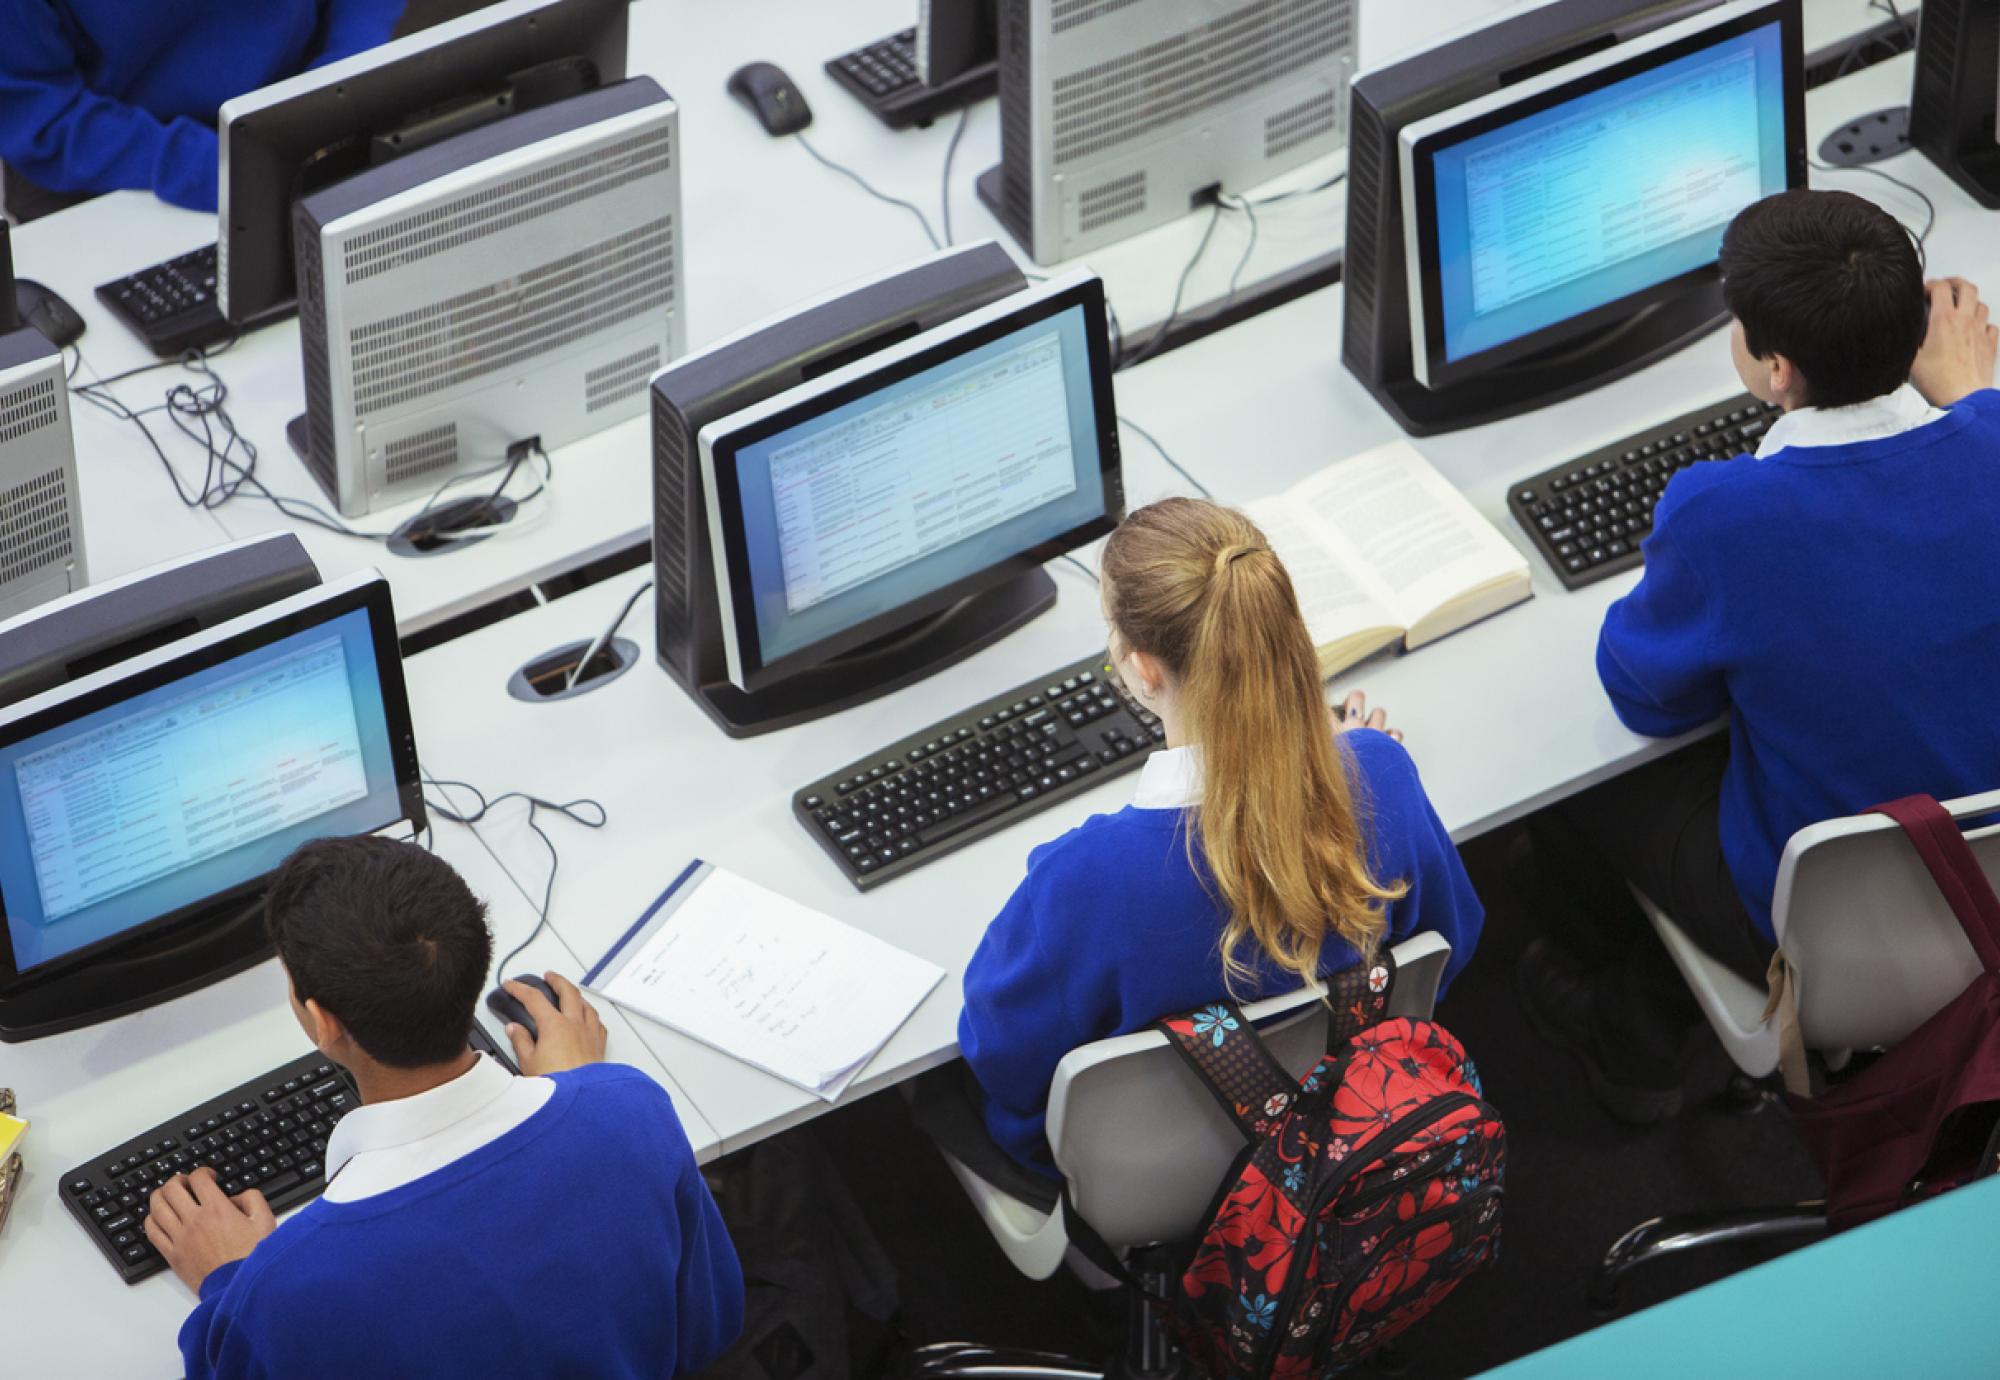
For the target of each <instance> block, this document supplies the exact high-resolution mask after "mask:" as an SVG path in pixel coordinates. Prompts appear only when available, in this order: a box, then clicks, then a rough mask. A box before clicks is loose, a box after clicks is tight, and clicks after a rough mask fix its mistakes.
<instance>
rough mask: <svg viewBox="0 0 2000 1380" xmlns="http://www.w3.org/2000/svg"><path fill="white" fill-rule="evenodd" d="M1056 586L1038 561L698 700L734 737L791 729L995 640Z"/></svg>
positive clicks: (705, 691)
mask: <svg viewBox="0 0 2000 1380" xmlns="http://www.w3.org/2000/svg"><path fill="white" fill-rule="evenodd" d="M1055 602H1056V584H1055V581H1054V580H1051V579H1050V578H1049V575H1048V572H1047V571H1045V570H1043V569H1042V568H1041V567H1040V566H1036V567H1034V568H1033V569H1031V570H1028V571H1026V572H1025V573H1023V574H1021V575H1017V576H1015V577H1014V578H1013V579H1012V580H1009V581H1008V582H1007V583H1005V584H1003V585H998V586H996V587H994V588H993V589H989V590H987V591H985V592H984V593H981V594H975V595H973V596H972V597H971V598H969V599H962V600H960V601H959V602H958V603H956V604H953V605H952V606H951V607H950V608H948V609H946V610H945V611H944V612H942V613H938V614H933V615H932V616H930V617H929V618H925V619H921V620H919V621H918V622H915V623H912V624H910V625H909V626H908V627H906V628H902V629H899V630H898V631H896V632H892V633H889V634H887V635H885V636H883V637H879V638H877V639H876V640H875V641H873V642H870V643H868V644H867V645H866V646H863V647H857V648H856V649H855V650H853V651H851V652H849V653H847V654H846V655H845V656H839V657H835V658H834V659H833V660H831V661H829V662H827V663H825V664H824V665H821V666H815V667H814V668H813V669H811V670H810V671H802V672H800V673H799V674H798V675H795V676H788V677H786V678H785V680H784V681H782V682H781V683H779V684H777V685H774V686H771V687H770V688H769V689H767V690H759V691H757V692H755V693H754V694H752V693H746V692H745V691H743V690H740V689H738V688H737V687H736V686H735V685H733V684H731V683H730V682H729V681H727V680H719V681H704V682H703V683H702V685H701V686H700V688H699V689H698V690H696V692H695V696H694V698H695V703H697V704H699V705H700V706H701V707H702V708H703V709H705V710H707V711H708V717H709V718H711V719H713V720H715V722H716V725H717V727H719V728H721V730H722V731H723V732H724V733H727V734H728V735H729V736H730V737H732V738H750V737H754V736H755V735H757V734H759V733H770V732H773V731H774V730H776V729H780V728H790V727H791V726H792V725H794V724H802V723H806V722H809V721H810V720H813V719H818V718H822V717H824V716H825V715H828V714H834V713H838V712H839V711H840V710H843V709H848V708H852V707H853V706H854V705H857V704H864V703H866V702H867V701H869V700H872V699H874V698H876V697H877V696H879V695H886V694H888V693H889V692H890V691H892V690H900V689H902V688H903V687H904V686H906V685H910V684H914V683H915V682H917V681H919V680H922V679H923V678H924V677H925V676H928V675H932V674H934V673H935V672H938V671H942V670H943V669H944V668H945V667H947V666H950V665H952V664H953V663H955V662H959V661H963V660H964V659H965V658H966V657H969V656H971V655H972V654H973V653H974V652H977V651H980V650H981V649H983V648H986V647H990V646H992V645H993V644H994V643H995V642H998V641H999V640H1000V639H1001V638H1003V637H1005V636H1006V635H1007V634H1008V633H1010V632H1013V631H1014V629H1016V628H1018V627H1020V626H1021V625H1022V624H1024V623H1026V622H1028V621H1029V620H1030V619H1032V618H1034V617H1036V616H1037V615H1038V614H1042V613H1046V612H1047V611H1048V610H1049V609H1051V608H1053V607H1054V606H1055Z"/></svg>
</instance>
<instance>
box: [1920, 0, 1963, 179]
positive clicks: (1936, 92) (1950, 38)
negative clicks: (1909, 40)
mask: <svg viewBox="0 0 2000 1380" xmlns="http://www.w3.org/2000/svg"><path fill="white" fill-rule="evenodd" d="M1963 8H1964V6H1963V5H1962V4H1961V3H1960V0H1932V3H1931V4H1930V5H1928V6H1926V7H1925V9H1924V13H1923V27H1922V28H1921V29H1920V30H1919V32H1918V35H1917V57H1916V67H1917V79H1916V82H1915V84H1914V85H1913V86H1912V87H1911V89H1910V140H1911V142H1912V143H1914V144H1915V145H1916V146H1917V147H1918V148H1920V149H1927V150H1930V151H1933V152H1946V151H1948V150H1950V149H1951V146H1952V143H1953V141H1954V138H1955V136H1956V133H1957V132H1956V131H1955V130H1954V129H1953V128H1952V123H1953V121H1952V98H1953V96H1954V95H1955V94H1956V93H1955V92H1954V91H1953V89H1952V86H1953V83H1952V79H1951V78H1952V69H1953V67H1954V66H1956V64H1957V59H1958V52H1957V48H1958V38H1959V35H1961V34H1963V33H1964V32H1965V25H1964V24H1962V23H1961V22H1960V20H1961V19H1962V18H1963V16H1962V15H1961V14H1960V13H1959V11H1960V10H1961V9H1963Z"/></svg>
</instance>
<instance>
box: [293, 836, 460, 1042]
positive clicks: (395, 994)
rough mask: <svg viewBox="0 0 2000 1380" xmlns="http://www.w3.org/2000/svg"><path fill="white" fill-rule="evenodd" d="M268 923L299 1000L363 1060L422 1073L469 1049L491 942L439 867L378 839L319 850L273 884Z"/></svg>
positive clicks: (414, 850)
mask: <svg viewBox="0 0 2000 1380" xmlns="http://www.w3.org/2000/svg"><path fill="white" fill-rule="evenodd" d="M264 923H265V925H266V926H267V927H268V928H269V929H270V932H271V941H272V943H274V944H276V945H277V947H278V957H279V958H281V959H283V960H284V963H285V971H287V972H288V973H290V974H291V977H292V989H293V991H294V992H296V993H297V994H298V998H299V1000H300V1001H302V1002H303V1001H305V1000H307V999H308V998H311V999H315V1000H317V1001H318V1002H319V1004H320V1005H321V1006H323V1007H325V1008H326V1009H327V1010H328V1011H330V1012H332V1013H333V1014H334V1015H336V1016H338V1017H339V1018H340V1019H341V1022H342V1023H343V1024H344V1025H346V1027H347V1029H348V1031H349V1033H351V1034H352V1035H353V1036H354V1040H355V1043H356V1044H358V1045H360V1046H361V1048H362V1049H363V1050H365V1051H367V1053H368V1055H369V1057H370V1058H373V1059H376V1060H378V1061H380V1062H381V1063H384V1064H388V1065H390V1066H391V1067H394V1068H422V1067H424V1066H425V1065H429V1064H441V1063H444V1062H445V1061H446V1060H448V1059H451V1058H453V1057H454V1056H455V1055H457V1054H459V1053H460V1052H461V1051H463V1050H464V1049H465V1044H466V1040H467V1039H468V1038H470V1036H471V1034H472V1017H473V1008H474V1006H475V1005H476V1004H477V1002H478V1000H479V992H480V989H481V987H482V986H484V984H485V982H486V970H487V968H488V967H489V966H491V964H492V962H493V936H492V934H491V932H489V931H488V930H487V928H486V907H485V906H484V905H483V904H481V902H480V900H479V898H478V897H476V896H474V895H473V894H472V890H471V888H469V887H467V886H466V884H465V882H464V880H463V879H462V878H460V877H459V875H458V873H456V872H454V871H453V870H452V868H451V865H450V864H449V863H447V862H445V861H444V860H443V859H442V858H439V857H436V856H435V855H433V854H432V853H430V852H429V851H428V850H426V849H423V848H420V847H418V846H417V845H416V844H414V843H394V842H391V841H390V840H388V839H382V838H373V837H366V836H364V837H361V838H327V839H314V840H313V841H312V842H310V843H305V844H301V845H300V846H299V847H298V849H297V850H296V851H294V852H293V853H292V855H291V856H290V857H289V858H286V859H285V861H284V863H283V864H282V865H281V866H280V867H279V868H278V871H277V875H276V876H274V877H273V878H272V880H271V889H270V891H269V892H268V893H267V894H266V896H265V898H264Z"/></svg>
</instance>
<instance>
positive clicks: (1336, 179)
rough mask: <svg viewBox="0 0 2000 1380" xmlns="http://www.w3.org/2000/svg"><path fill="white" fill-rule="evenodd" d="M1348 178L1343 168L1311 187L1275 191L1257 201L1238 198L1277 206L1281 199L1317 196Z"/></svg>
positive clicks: (1252, 202)
mask: <svg viewBox="0 0 2000 1380" xmlns="http://www.w3.org/2000/svg"><path fill="white" fill-rule="evenodd" d="M1346 180H1347V170H1346V169H1344V168H1343V169H1342V170H1341V171H1339V172H1337V173H1335V174H1334V175H1333V176H1332V177H1329V178H1328V179H1327V180H1326V181H1324V182H1321V183H1318V184H1316V185H1314V186H1311V187H1300V188H1298V189H1296V190H1295V191H1289V192H1273V193H1272V194H1271V195H1270V196H1260V197H1258V198H1257V199H1256V200H1255V201H1249V199H1248V198H1238V200H1242V201H1245V202H1247V204H1249V205H1251V206H1276V205H1277V204H1278V203H1279V202H1281V201H1296V200H1297V199H1298V198H1300V197H1302V196H1316V195H1318V194H1319V193H1320V192H1324V191H1327V190H1329V189H1330V188H1333V187H1338V186H1339V185H1340V184H1341V183H1343V182H1345V181H1346Z"/></svg>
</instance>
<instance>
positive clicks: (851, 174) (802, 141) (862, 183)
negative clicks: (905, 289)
mask: <svg viewBox="0 0 2000 1380" xmlns="http://www.w3.org/2000/svg"><path fill="white" fill-rule="evenodd" d="M792 137H793V138H794V139H796V140H798V141H799V147H800V148H802V149H804V150H805V151H806V152H807V153H809V154H811V155H812V156H813V157H814V158H815V159H817V160H818V161H819V162H820V163H821V164H823V165H825V166H826V167H828V168H831V169H832V170H833V171H835V172H837V173H839V174H840V175H841V176H842V177H844V178H846V179H847V180H848V181H850V182H852V183H853V184H854V185H855V186H857V187H859V188H860V189H861V190H862V191H864V192H866V193H868V195H870V196H872V197H874V198H875V199H876V200H877V201H882V202H887V203H888V204H889V205H891V206H900V207H902V208H903V209H904V210H905V211H908V212H909V213H910V214H911V215H913V216H915V217H916V218H917V224H918V225H921V226H922V227H923V228H924V238H925V239H927V240H929V241H930V242H931V248H933V249H942V248H944V245H943V244H942V243H940V242H939V240H938V237H937V231H935V230H933V229H932V228H931V218H930V217H929V216H927V215H925V214H924V213H923V212H922V211H921V210H919V209H918V207H917V205H916V203H915V202H910V201H905V200H903V198H901V197H899V196H890V195H889V194H888V193H887V192H885V191H882V190H880V189H879V188H877V187H875V186H874V185H873V184H872V183H870V182H869V181H868V179H867V178H865V177H863V176H862V175H861V174H860V173H858V172H856V171H854V169H852V168H850V167H847V166H845V165H843V164H840V163H836V162H834V161H833V160H832V159H831V158H828V157H827V156H826V155H825V154H823V153H821V152H820V151H819V150H818V149H816V148H814V147H813V146H812V141H811V140H810V139H808V138H806V136H805V132H804V131H803V130H801V131H800V132H799V133H797V134H794V135H793V136H792Z"/></svg>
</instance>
